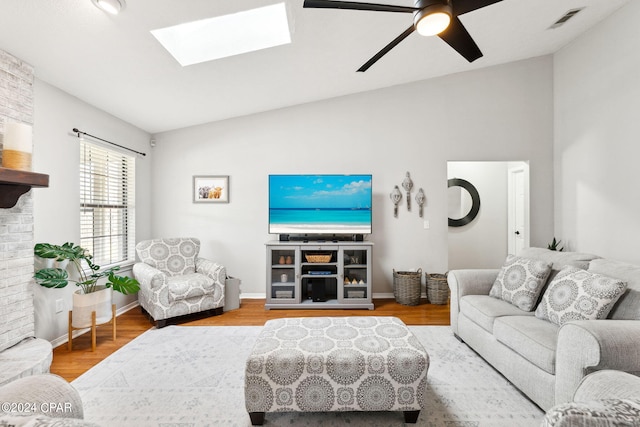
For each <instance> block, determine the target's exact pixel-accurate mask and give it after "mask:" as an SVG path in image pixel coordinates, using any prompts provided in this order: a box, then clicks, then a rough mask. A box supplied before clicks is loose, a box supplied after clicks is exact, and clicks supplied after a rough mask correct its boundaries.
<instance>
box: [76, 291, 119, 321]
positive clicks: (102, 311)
mask: <svg viewBox="0 0 640 427" xmlns="http://www.w3.org/2000/svg"><path fill="white" fill-rule="evenodd" d="M97 288H98V289H99V290H97V291H95V292H91V293H90V294H83V293H82V289H78V290H77V291H75V292H74V293H73V316H72V319H73V320H72V323H71V326H73V328H74V329H80V328H90V327H91V326H92V322H91V313H92V312H94V311H95V312H96V325H102V324H103V323H107V322H109V321H110V320H111V318H112V308H111V305H112V303H111V301H112V296H113V290H112V289H111V288H107V287H105V286H98V287H97Z"/></svg>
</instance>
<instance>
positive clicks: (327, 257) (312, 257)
mask: <svg viewBox="0 0 640 427" xmlns="http://www.w3.org/2000/svg"><path fill="white" fill-rule="evenodd" d="M304 257H305V258H306V260H307V262H314V263H316V262H330V261H331V254H304Z"/></svg>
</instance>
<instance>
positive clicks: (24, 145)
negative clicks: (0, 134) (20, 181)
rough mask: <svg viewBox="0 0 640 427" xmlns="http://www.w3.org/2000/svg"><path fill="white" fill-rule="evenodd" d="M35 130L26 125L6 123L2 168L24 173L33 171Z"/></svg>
mask: <svg viewBox="0 0 640 427" xmlns="http://www.w3.org/2000/svg"><path fill="white" fill-rule="evenodd" d="M32 134H33V128H32V127H31V126H30V125H27V124H25V123H16V122H6V123H5V124H4V142H3V145H2V167H5V168H8V169H17V170H23V171H30V170H31V153H32V152H33V140H32Z"/></svg>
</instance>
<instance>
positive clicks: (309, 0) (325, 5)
mask: <svg viewBox="0 0 640 427" xmlns="http://www.w3.org/2000/svg"><path fill="white" fill-rule="evenodd" d="M302 7H313V8H317V9H351V10H369V11H374V12H401V13H413V12H415V11H416V10H419V9H418V8H416V7H408V6H395V5H392V4H377V3H359V2H355V1H330V0H304V3H303V4H302Z"/></svg>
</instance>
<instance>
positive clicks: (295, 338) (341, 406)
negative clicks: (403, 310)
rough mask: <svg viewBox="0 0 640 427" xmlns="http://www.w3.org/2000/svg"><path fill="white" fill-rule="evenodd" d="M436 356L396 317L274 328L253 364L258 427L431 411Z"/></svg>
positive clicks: (247, 384) (251, 391) (250, 380)
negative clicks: (287, 416)
mask: <svg viewBox="0 0 640 427" xmlns="http://www.w3.org/2000/svg"><path fill="white" fill-rule="evenodd" d="M428 369H429V355H428V354H427V352H426V351H425V349H424V348H423V347H422V344H420V342H419V341H418V339H417V338H416V337H415V336H414V335H413V334H412V333H411V332H410V331H409V329H408V328H407V326H406V325H405V324H404V323H403V322H402V321H401V320H400V319H398V318H396V317H373V316H355V317H307V318H288V319H275V320H269V321H268V322H267V323H265V325H264V329H263V331H262V332H261V333H260V336H259V337H258V340H257V341H256V344H255V346H254V348H253V351H252V352H251V355H250V356H249V358H248V359H247V364H246V368H245V379H244V395H245V404H246V408H247V412H249V416H250V417H251V423H252V424H253V425H262V423H263V422H264V414H265V413H266V412H289V411H291V412H293V411H300V412H324V411H404V417H405V422H408V423H415V422H416V421H417V419H418V415H419V413H420V409H422V407H423V406H424V399H425V390H426V386H427V370H428Z"/></svg>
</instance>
